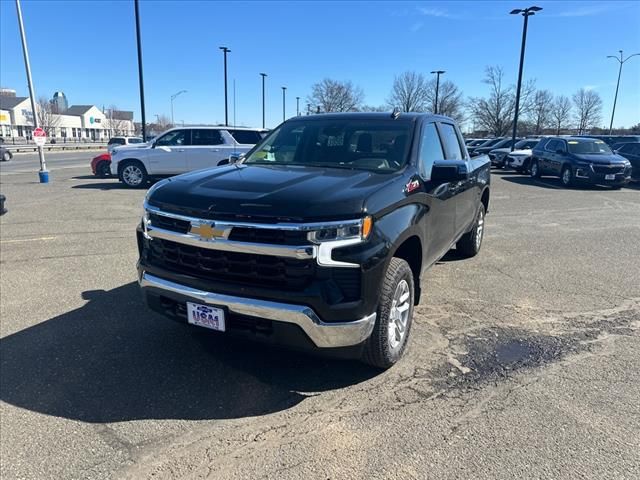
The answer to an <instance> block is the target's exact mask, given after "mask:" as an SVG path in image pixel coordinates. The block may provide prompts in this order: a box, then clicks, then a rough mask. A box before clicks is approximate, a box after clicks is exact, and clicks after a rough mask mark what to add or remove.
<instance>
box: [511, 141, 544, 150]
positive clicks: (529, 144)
mask: <svg viewBox="0 0 640 480" xmlns="http://www.w3.org/2000/svg"><path fill="white" fill-rule="evenodd" d="M539 141H540V140H520V141H519V142H518V143H516V144H515V145H514V148H516V149H517V150H526V149H529V148H533V147H535V146H536V145H537V144H538V142H539Z"/></svg>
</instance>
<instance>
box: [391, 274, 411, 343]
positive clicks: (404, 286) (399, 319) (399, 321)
mask: <svg viewBox="0 0 640 480" xmlns="http://www.w3.org/2000/svg"><path fill="white" fill-rule="evenodd" d="M410 301H411V292H410V291H409V284H408V283H407V281H406V280H401V281H400V282H399V283H398V286H397V287H396V291H395V293H394V294H393V301H392V303H391V310H390V311H389V332H388V333H389V346H390V347H391V349H393V350H395V349H397V348H399V347H400V346H401V345H402V343H403V342H404V340H405V336H406V334H407V324H408V322H409V311H410V307H411V305H410V303H409V302H410Z"/></svg>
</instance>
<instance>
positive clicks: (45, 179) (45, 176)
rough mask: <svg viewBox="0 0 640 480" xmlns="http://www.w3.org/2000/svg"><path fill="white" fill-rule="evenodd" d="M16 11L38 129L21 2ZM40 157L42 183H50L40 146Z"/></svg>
mask: <svg viewBox="0 0 640 480" xmlns="http://www.w3.org/2000/svg"><path fill="white" fill-rule="evenodd" d="M16 10H17V12H18V25H19V27H20V38H21V39H22V53H23V55H24V68H25V70H26V71H27V83H28V84H29V96H30V97H31V98H30V100H31V111H32V112H33V126H34V128H38V127H39V126H40V125H38V112H37V111H36V92H35V89H34V88H33V80H32V79H31V65H30V64H29V49H28V48H27V37H26V36H25V34H24V24H23V21H22V9H21V8H20V0H16ZM38 156H39V157H40V171H39V172H38V176H39V177H40V183H49V172H48V171H47V163H46V161H45V159H44V150H43V149H42V147H41V146H39V145H38Z"/></svg>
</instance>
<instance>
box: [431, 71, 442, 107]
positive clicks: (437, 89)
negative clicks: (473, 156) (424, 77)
mask: <svg viewBox="0 0 640 480" xmlns="http://www.w3.org/2000/svg"><path fill="white" fill-rule="evenodd" d="M431 73H435V74H436V104H435V107H434V108H433V113H435V114H436V115H437V114H438V92H439V91H440V75H442V74H443V73H445V71H444V70H434V71H433V72H431Z"/></svg>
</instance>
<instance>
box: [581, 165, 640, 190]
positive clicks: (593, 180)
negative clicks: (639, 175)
mask: <svg viewBox="0 0 640 480" xmlns="http://www.w3.org/2000/svg"><path fill="white" fill-rule="evenodd" d="M609 175H613V179H611V178H610V179H607V176H609ZM573 176H574V180H575V181H576V183H583V184H589V185H611V186H621V185H626V184H627V183H629V181H630V180H631V169H630V168H626V169H625V170H624V171H623V172H619V173H606V172H605V173H601V172H596V171H594V170H593V168H592V167H590V166H576V167H574V173H573Z"/></svg>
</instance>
